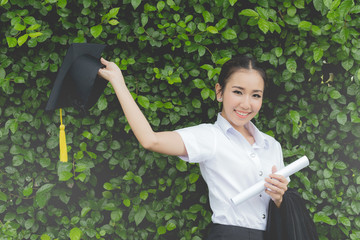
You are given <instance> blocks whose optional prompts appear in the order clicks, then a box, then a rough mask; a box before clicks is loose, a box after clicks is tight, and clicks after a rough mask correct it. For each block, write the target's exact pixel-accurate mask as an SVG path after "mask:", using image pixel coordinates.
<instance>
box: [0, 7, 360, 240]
mask: <svg viewBox="0 0 360 240" xmlns="http://www.w3.org/2000/svg"><path fill="white" fill-rule="evenodd" d="M0 9H1V15H0V21H1V30H0V31H1V35H2V36H3V37H2V38H1V42H0V60H1V61H0V93H1V94H0V159H1V160H2V161H0V239H41V240H47V239H72V240H76V239H128V240H131V239H181V240H184V239H194V240H196V239H203V238H204V236H205V235H206V232H207V226H208V224H209V223H210V221H211V211H210V208H209V206H208V200H207V190H206V186H205V185H204V182H203V180H202V178H201V177H200V172H199V169H198V166H197V165H194V164H187V163H185V162H183V161H181V160H179V159H178V158H176V157H168V156H163V155H160V154H157V153H151V152H148V151H146V150H144V149H143V148H142V147H141V146H139V144H138V143H137V141H136V140H135V138H134V136H133V135H132V132H131V130H130V128H129V125H128V124H127V122H126V119H125V118H124V115H123V113H122V110H121V109H120V106H119V104H118V102H117V99H116V97H115V94H114V91H113V89H112V88H111V86H110V85H109V86H108V87H107V88H106V89H105V91H104V94H103V95H102V96H101V97H100V99H99V101H98V102H97V104H96V105H95V106H94V107H93V108H92V109H91V110H90V111H89V112H81V111H79V110H77V109H74V108H71V107H69V108H66V109H65V115H64V123H65V124H66V131H67V133H66V138H67V139H66V140H67V143H68V152H69V162H68V163H61V162H59V158H58V154H59V152H58V126H59V113H58V112H56V111H54V112H45V111H44V108H45V105H46V102H47V99H48V96H49V94H50V91H51V87H52V83H53V81H54V79H55V76H56V73H57V71H58V69H59V67H60V66H61V63H62V59H63V57H64V55H65V52H66V50H67V48H68V47H69V45H70V44H71V43H76V42H92V43H103V44H106V45H107V48H106V51H105V53H104V57H105V58H106V59H109V60H112V61H114V62H116V63H117V64H118V65H119V66H120V68H121V69H122V70H123V72H124V75H125V78H126V82H127V84H128V87H129V89H130V90H131V92H132V95H133V97H134V99H135V100H136V101H137V103H138V104H139V106H140V107H141V108H142V110H143V112H144V114H145V115H146V116H147V118H148V119H149V121H150V123H151V125H152V126H153V128H154V130H156V131H159V130H172V129H176V128H181V127H185V126H191V125H194V124H198V123H201V122H213V121H214V120H215V118H216V114H217V112H218V111H219V106H217V104H215V101H214V99H215V93H214V85H215V83H216V82H217V78H218V75H219V72H220V68H221V66H222V64H223V63H224V62H226V61H227V60H229V59H230V58H231V57H233V56H236V55H239V54H248V55H252V56H254V57H255V58H257V59H258V60H259V61H260V62H261V63H262V64H263V65H264V66H265V68H266V69H267V74H268V76H269V81H268V86H267V89H266V94H267V96H266V99H265V101H264V104H263V109H262V112H261V113H260V116H259V117H258V118H256V119H255V120H254V121H255V123H256V125H257V126H258V127H259V128H260V129H261V130H262V131H264V132H267V133H268V134H270V135H272V136H275V138H276V139H277V140H279V141H280V143H281V144H282V146H283V151H284V157H285V162H286V163H290V162H291V161H293V160H295V159H296V158H297V157H300V156H302V155H307V156H308V157H309V159H310V161H311V164H310V167H309V168H307V169H305V170H303V171H301V172H299V173H297V174H296V175H294V176H293V177H292V181H291V183H290V186H291V187H294V188H296V189H297V190H298V191H299V193H300V194H301V195H302V197H303V198H304V199H305V200H306V204H307V207H308V209H309V210H310V212H311V215H312V217H313V219H314V222H315V223H316V227H317V229H318V232H319V235H320V239H322V240H324V239H360V217H359V214H360V170H359V154H360V140H359V139H360V124H359V123H360V118H359V105H360V94H359V86H360V71H359V66H360V57H359V56H360V40H359V31H358V26H359V25H360V18H359V13H360V4H359V3H357V2H355V1H353V0H324V1H323V0H295V1H290V0H281V1H279V0H269V1H268V0H266V1H265V0H250V1H237V0H215V1H208V0H188V1H181V0H166V1H153V0H150V1H142V0H123V1H118V0H100V1H91V0H79V1H71V0H28V1H25V0H1V1H0Z"/></svg>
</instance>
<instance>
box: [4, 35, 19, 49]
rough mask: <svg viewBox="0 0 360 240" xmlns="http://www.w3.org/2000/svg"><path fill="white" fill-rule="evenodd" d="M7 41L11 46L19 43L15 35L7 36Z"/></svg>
mask: <svg viewBox="0 0 360 240" xmlns="http://www.w3.org/2000/svg"><path fill="white" fill-rule="evenodd" d="M6 41H7V44H8V46H9V47H10V48H12V47H16V45H17V39H16V38H14V37H6Z"/></svg>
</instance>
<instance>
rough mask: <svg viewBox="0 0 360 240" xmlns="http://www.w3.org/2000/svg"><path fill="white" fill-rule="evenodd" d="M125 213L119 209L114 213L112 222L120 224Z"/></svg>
mask: <svg viewBox="0 0 360 240" xmlns="http://www.w3.org/2000/svg"><path fill="white" fill-rule="evenodd" d="M122 215H123V212H122V211H121V210H120V209H118V210H115V211H112V212H111V214H110V216H111V220H113V221H114V222H119V221H120V220H121V218H122Z"/></svg>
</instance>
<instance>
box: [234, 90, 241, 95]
mask: <svg viewBox="0 0 360 240" xmlns="http://www.w3.org/2000/svg"><path fill="white" fill-rule="evenodd" d="M234 93H235V94H242V92H241V91H238V90H235V91H234Z"/></svg>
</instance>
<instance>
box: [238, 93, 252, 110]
mask: <svg viewBox="0 0 360 240" xmlns="http://www.w3.org/2000/svg"><path fill="white" fill-rule="evenodd" d="M240 106H241V108H243V109H249V108H250V97H249V96H243V97H242V98H241V102H240Z"/></svg>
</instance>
